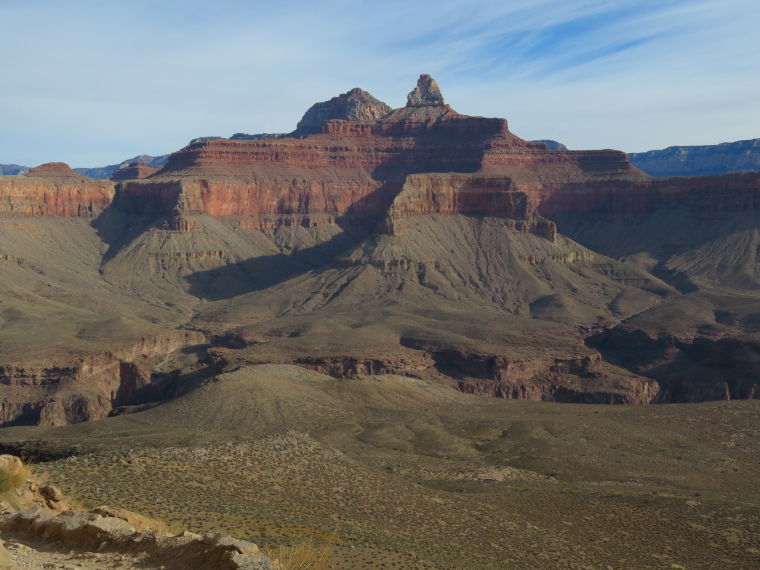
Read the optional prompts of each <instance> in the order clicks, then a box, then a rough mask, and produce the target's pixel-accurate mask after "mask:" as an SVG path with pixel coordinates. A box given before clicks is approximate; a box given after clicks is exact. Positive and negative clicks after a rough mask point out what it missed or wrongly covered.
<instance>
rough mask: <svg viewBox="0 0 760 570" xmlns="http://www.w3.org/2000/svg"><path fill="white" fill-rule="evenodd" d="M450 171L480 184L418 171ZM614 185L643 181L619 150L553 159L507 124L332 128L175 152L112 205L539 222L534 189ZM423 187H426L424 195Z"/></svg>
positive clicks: (136, 209)
mask: <svg viewBox="0 0 760 570" xmlns="http://www.w3.org/2000/svg"><path fill="white" fill-rule="evenodd" d="M451 172H458V173H475V172H482V173H483V174H484V176H483V177H482V181H481V182H477V183H475V182H472V180H474V179H472V178H467V180H469V181H470V182H468V184H469V187H465V186H463V184H462V181H463V180H464V179H465V178H460V179H448V181H447V179H444V178H435V177H433V178H431V180H430V181H429V182H426V183H423V180H424V175H423V174H422V173H451ZM407 177H409V178H407ZM609 178H618V179H620V178H623V179H626V180H637V179H647V176H646V175H645V174H643V173H641V172H640V171H638V170H636V169H635V168H633V167H632V166H631V165H630V163H628V161H627V158H626V155H625V154H624V153H618V152H615V151H589V152H583V153H569V152H562V151H549V150H548V149H547V147H546V146H545V145H543V144H537V143H530V142H527V141H523V140H522V139H519V138H518V137H516V136H514V135H513V134H512V133H510V132H509V130H508V128H507V122H506V121H505V120H503V119H486V118H482V117H465V116H461V115H456V114H453V115H451V116H449V115H447V116H446V118H445V119H436V120H426V121H419V120H412V119H403V120H390V119H383V120H378V121H374V122H371V123H362V122H348V121H339V120H332V121H327V122H326V123H325V124H324V125H323V127H322V133H321V134H319V135H312V136H307V137H301V138H280V139H274V140H272V139H269V140H257V141H247V140H246V141H229V140H213V141H205V142H198V143H195V144H192V145H189V146H188V147H186V148H185V149H183V150H181V151H179V152H176V153H174V154H173V155H172V156H171V158H170V160H169V163H168V165H167V166H166V168H165V169H164V170H163V172H162V174H161V175H159V176H157V177H153V178H151V179H150V180H149V181H144V182H126V183H123V184H122V185H120V186H119V199H118V204H117V206H118V208H119V209H120V210H122V211H126V212H130V213H136V214H140V215H159V214H169V213H171V214H173V215H181V214H208V215H211V216H231V215H236V216H252V217H266V216H269V217H272V216H275V217H276V216H291V217H292V216H300V217H301V219H302V221H303V223H305V224H312V220H320V221H324V220H326V219H328V218H329V217H340V216H346V215H373V216H382V217H385V216H386V215H387V214H388V212H389V209H390V210H392V214H393V215H398V216H401V217H404V216H409V215H417V214H420V213H463V214H472V215H488V216H500V217H515V218H516V219H520V220H523V219H531V220H533V219H534V218H535V216H534V215H533V214H534V213H535V208H534V207H533V206H532V205H530V204H528V201H529V200H527V198H531V199H532V194H533V193H535V191H536V189H539V188H541V187H543V186H545V185H547V184H558V183H560V182H563V181H565V180H577V181H584V182H589V181H592V180H607V179H609ZM421 184H422V185H424V184H428V185H430V191H426V192H421V191H420V188H421V186H420V185H421ZM452 184H453V186H451V187H450V188H449V187H447V185H452ZM415 187H417V190H416V191H415V190H413V189H414V188H415ZM433 187H434V188H433ZM402 188H406V192H404V193H403V196H399V193H400V192H402ZM489 188H490V189H489ZM505 189H506V190H505ZM527 190H529V191H530V192H529V193H528V194H524V193H520V192H521V191H527ZM526 197H527V198H526ZM394 200H397V202H394ZM415 201H416V203H415ZM531 216H533V217H531ZM291 220H292V218H291ZM263 223H264V222H262V224H263ZM550 233H551V232H550Z"/></svg>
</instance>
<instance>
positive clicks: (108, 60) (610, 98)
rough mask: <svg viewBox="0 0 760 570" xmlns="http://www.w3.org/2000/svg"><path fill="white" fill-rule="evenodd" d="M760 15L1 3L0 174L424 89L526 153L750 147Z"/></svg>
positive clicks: (754, 7)
mask: <svg viewBox="0 0 760 570" xmlns="http://www.w3.org/2000/svg"><path fill="white" fill-rule="evenodd" d="M758 30H760V2H757V0H720V1H718V0H690V1H685V0H660V1H652V0H638V1H629V0H619V1H614V0H613V1H599V0H534V1H532V2H516V1H511V0H501V1H490V0H484V1H477V0H470V1H463V0H437V1H436V2H432V1H430V2H429V1H426V0H422V1H417V2H411V1H409V0H405V1H398V0H390V1H385V2H383V1H381V0H374V1H365V0H321V1H320V2H306V1H295V0H280V1H279V2H278V3H276V5H275V3H273V2H260V1H257V0H248V1H244V0H216V1H215V2H213V3H212V2H208V1H207V0H204V1H199V0H183V1H182V2H180V1H177V0H132V1H131V2H128V3H123V2H118V3H117V2H109V1H107V0H105V1H104V0H100V1H91V0H69V1H67V2H60V1H52V0H0V54H2V61H3V67H2V71H1V72H0V77H2V79H0V82H1V83H0V86H2V89H0V163H16V164H22V165H26V166H35V165H37V164H41V163H43V162H49V161H64V162H67V163H69V164H70V165H71V166H74V167H89V166H102V165H105V164H113V163H117V162H120V161H122V160H124V159H126V158H130V157H132V156H135V155H137V154H152V155H157V154H165V153H169V152H172V151H174V150H177V149H179V148H181V147H182V146H184V145H185V144H186V143H187V142H188V141H189V140H190V139H191V138H194V137H197V136H205V135H219V136H230V135H231V134H233V133H235V132H248V133H257V132H287V131H290V130H292V129H293V128H294V127H295V124H296V123H297V122H298V120H299V119H300V118H301V116H302V115H303V113H304V111H306V109H307V108H308V107H309V106H311V105H312V104H313V103H315V102H317V101H324V100H326V99H329V98H330V97H333V96H335V95H338V94H340V93H344V92H346V91H348V90H349V89H351V88H353V87H361V88H363V89H365V90H367V91H369V92H370V93H372V94H373V95H374V96H375V97H377V98H379V99H381V100H383V101H385V102H386V103H388V104H389V105H391V106H393V107H399V106H402V105H404V103H405V101H406V94H407V93H408V92H409V91H410V90H411V89H412V88H413V87H414V85H415V82H416V79H417V77H418V76H419V74H420V73H430V74H431V75H433V77H435V78H436V79H437V80H438V83H439V85H440V86H441V89H442V91H443V94H444V97H445V98H446V101H447V102H448V103H449V104H451V106H452V107H453V108H454V109H456V110H457V111H459V112H460V113H464V114H468V115H481V116H490V117H504V118H506V119H508V120H509V124H510V129H511V130H512V132H514V133H515V134H517V135H518V136H520V137H522V138H525V139H539V138H552V139H555V140H558V141H560V142H563V143H565V144H566V145H568V146H569V147H570V148H573V149H584V148H617V149H620V150H625V151H628V152H635V151H643V150H650V149H656V148H664V147H667V146H671V145H680V144H683V145H689V144H692V145H696V144H716V143H720V142H726V141H734V140H741V139H748V138H757V137H760V57H759V54H760V49H758V44H759V43H760V42H759V41H758Z"/></svg>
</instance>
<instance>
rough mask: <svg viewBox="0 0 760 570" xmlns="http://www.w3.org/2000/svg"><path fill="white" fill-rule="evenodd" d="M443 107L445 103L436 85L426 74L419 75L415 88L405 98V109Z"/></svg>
mask: <svg viewBox="0 0 760 570" xmlns="http://www.w3.org/2000/svg"><path fill="white" fill-rule="evenodd" d="M444 105H446V103H444V101H443V95H441V89H440V88H439V87H438V83H437V82H436V80H435V79H433V78H432V77H430V76H429V75H428V74H427V73H423V74H422V75H420V78H419V79H418V80H417V87H415V88H414V89H413V90H412V91H411V93H409V95H407V96H406V106H407V107H430V106H434V107H443V106H444Z"/></svg>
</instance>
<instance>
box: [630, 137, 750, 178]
mask: <svg viewBox="0 0 760 570" xmlns="http://www.w3.org/2000/svg"><path fill="white" fill-rule="evenodd" d="M628 157H629V158H630V159H631V162H632V163H633V164H634V165H635V166H637V167H638V168H640V169H641V170H643V171H644V172H646V173H648V174H651V175H652V176H703V175H708V174H723V173H727V172H745V171H757V170H760V139H750V140H744V141H736V142H730V143H721V144H717V145H703V146H670V147H668V148H666V149H662V150H650V151H647V152H633V153H630V154H629V155H628Z"/></svg>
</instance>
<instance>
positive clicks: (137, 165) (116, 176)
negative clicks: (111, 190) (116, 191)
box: [111, 161, 161, 182]
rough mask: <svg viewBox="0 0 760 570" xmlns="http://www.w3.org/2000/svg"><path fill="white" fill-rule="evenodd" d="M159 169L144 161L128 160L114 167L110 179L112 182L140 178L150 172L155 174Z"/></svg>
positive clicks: (148, 174)
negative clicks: (114, 169) (128, 161)
mask: <svg viewBox="0 0 760 570" xmlns="http://www.w3.org/2000/svg"><path fill="white" fill-rule="evenodd" d="M159 170H161V169H160V168H151V167H150V166H148V165H147V164H145V163H144V162H140V161H137V162H130V163H128V164H126V165H123V166H120V167H119V168H118V169H116V171H115V172H114V173H113V174H112V175H111V180H113V181H114V182H121V181H122V180H142V179H143V178H147V177H148V176H150V175H151V174H155V173H156V172H158V171H159Z"/></svg>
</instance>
